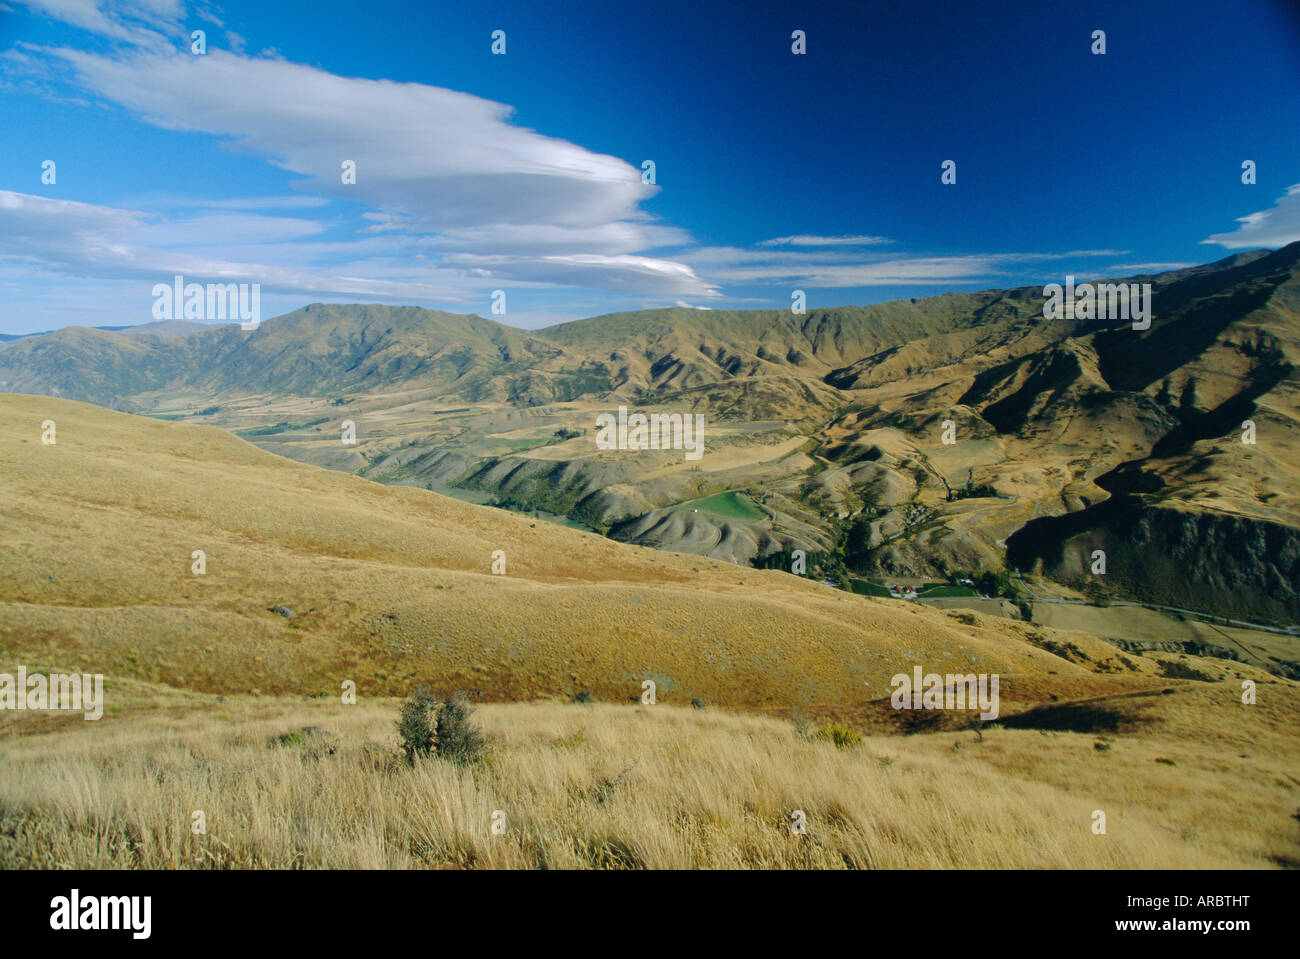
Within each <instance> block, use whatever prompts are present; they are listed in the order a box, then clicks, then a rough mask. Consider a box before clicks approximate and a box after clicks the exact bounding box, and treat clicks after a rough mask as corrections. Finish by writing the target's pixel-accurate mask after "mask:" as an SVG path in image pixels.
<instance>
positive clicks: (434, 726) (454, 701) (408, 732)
mask: <svg viewBox="0 0 1300 959" xmlns="http://www.w3.org/2000/svg"><path fill="white" fill-rule="evenodd" d="M470 715H471V710H470V708H469V703H468V702H467V701H466V700H465V698H464V697H463V696H453V697H450V698H447V699H444V700H439V699H438V697H437V696H435V695H434V694H433V693H432V692H430V690H429V688H428V687H427V686H424V685H421V686H419V687H418V688H417V689H416V690H415V692H414V694H412V696H411V698H410V699H408V700H407V701H406V702H404V703H403V704H402V715H401V718H400V719H398V721H397V732H398V735H399V736H401V739H402V751H403V752H404V753H405V754H406V761H407V762H408V763H410V764H411V765H414V764H415V758H416V757H417V756H428V755H430V754H434V755H437V756H439V757H440V758H442V759H447V760H450V761H452V762H455V763H460V764H462V765H465V764H468V763H472V762H474V761H475V760H477V759H478V758H479V757H480V756H481V755H482V753H483V745H484V744H483V736H482V734H481V733H480V732H479V731H478V729H477V728H475V726H474V725H473V723H471V722H470Z"/></svg>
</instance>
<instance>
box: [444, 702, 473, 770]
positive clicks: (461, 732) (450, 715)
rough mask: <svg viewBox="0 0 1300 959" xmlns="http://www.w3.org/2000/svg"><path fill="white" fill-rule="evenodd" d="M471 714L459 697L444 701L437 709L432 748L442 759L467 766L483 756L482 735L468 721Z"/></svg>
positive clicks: (466, 703) (465, 703) (466, 704)
mask: <svg viewBox="0 0 1300 959" xmlns="http://www.w3.org/2000/svg"><path fill="white" fill-rule="evenodd" d="M471 712H472V711H471V710H470V708H469V703H468V702H467V701H466V700H465V698H464V697H461V696H456V697H454V698H452V699H448V700H445V701H444V702H443V703H442V705H441V707H440V708H439V709H438V722H437V727H436V730H435V735H436V737H437V741H436V742H435V743H434V748H435V749H436V750H437V751H438V755H439V756H441V757H442V758H443V759H450V760H451V761H452V762H454V763H460V764H461V765H468V764H469V763H472V762H475V761H477V760H478V758H479V757H480V756H481V755H482V754H483V735H482V734H481V733H480V732H479V731H478V729H476V728H475V727H474V724H473V723H471V722H470V721H469V717H470V714H471Z"/></svg>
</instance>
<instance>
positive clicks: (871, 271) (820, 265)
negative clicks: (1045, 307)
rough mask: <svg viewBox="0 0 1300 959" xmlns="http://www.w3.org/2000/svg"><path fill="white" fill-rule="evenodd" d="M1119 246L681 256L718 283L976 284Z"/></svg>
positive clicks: (738, 251)
mask: <svg viewBox="0 0 1300 959" xmlns="http://www.w3.org/2000/svg"><path fill="white" fill-rule="evenodd" d="M1125 252H1127V251H1124V250H1071V251H1069V252H1067V253H992V254H977V255H969V256H895V257H879V256H878V257H876V258H874V259H866V260H864V259H863V257H862V256H861V255H855V254H848V253H842V252H815V253H803V252H799V253H795V252H788V251H770V250H746V249H742V248H738V247H702V248H700V249H698V250H692V251H689V252H688V253H684V254H682V255H681V259H684V260H686V261H687V262H688V263H690V264H691V265H692V266H694V267H696V268H697V269H699V270H701V271H702V272H704V273H705V274H706V275H707V276H708V277H709V278H710V279H712V280H715V281H719V282H734V283H756V282H773V283H775V282H782V283H795V284H799V285H801V286H807V287H813V288H816V287H827V288H839V287H857V286H863V287H865V286H927V285H939V284H950V283H976V282H985V281H990V280H993V279H995V278H999V277H1006V276H1008V275H1011V272H1012V270H1013V269H1014V268H1016V267H1023V266H1024V265H1026V264H1033V263H1040V262H1044V261H1049V260H1066V259H1077V258H1084V257H1097V256H1114V255H1116V254H1123V253H1125Z"/></svg>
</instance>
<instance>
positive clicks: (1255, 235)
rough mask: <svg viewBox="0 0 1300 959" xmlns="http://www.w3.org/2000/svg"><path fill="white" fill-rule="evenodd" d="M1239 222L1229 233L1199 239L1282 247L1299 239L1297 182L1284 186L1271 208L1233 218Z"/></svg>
mask: <svg viewBox="0 0 1300 959" xmlns="http://www.w3.org/2000/svg"><path fill="white" fill-rule="evenodd" d="M1237 222H1238V223H1240V224H1241V226H1239V227H1237V229H1236V230H1234V231H1233V232H1231V233H1216V234H1214V235H1213V236H1211V237H1207V238H1206V239H1204V240H1202V241H1201V242H1202V243H1215V244H1218V245H1219V246H1222V247H1227V248H1228V249H1230V250H1254V249H1258V248H1260V247H1282V246H1286V245H1287V244H1288V243H1294V242H1295V241H1296V240H1300V183H1297V184H1295V185H1294V186H1290V187H1287V191H1286V193H1284V194H1283V195H1282V196H1280V197H1278V198H1277V201H1276V202H1275V203H1274V204H1273V208H1272V209H1271V210H1261V211H1260V212H1258V213H1251V214H1249V215H1248V216H1242V217H1238V218H1237Z"/></svg>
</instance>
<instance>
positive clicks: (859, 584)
mask: <svg viewBox="0 0 1300 959" xmlns="http://www.w3.org/2000/svg"><path fill="white" fill-rule="evenodd" d="M849 587H850V588H851V589H852V590H853V592H855V593H858V594H860V595H862V596H883V597H884V598H885V599H889V598H890V596H889V590H888V588H886V587H884V586H881V585H880V584H879V583H872V582H869V581H868V580H865V579H857V578H856V577H852V576H850V577H849Z"/></svg>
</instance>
